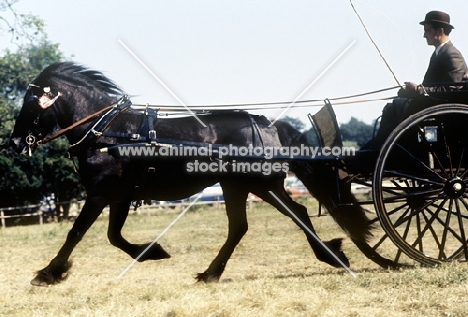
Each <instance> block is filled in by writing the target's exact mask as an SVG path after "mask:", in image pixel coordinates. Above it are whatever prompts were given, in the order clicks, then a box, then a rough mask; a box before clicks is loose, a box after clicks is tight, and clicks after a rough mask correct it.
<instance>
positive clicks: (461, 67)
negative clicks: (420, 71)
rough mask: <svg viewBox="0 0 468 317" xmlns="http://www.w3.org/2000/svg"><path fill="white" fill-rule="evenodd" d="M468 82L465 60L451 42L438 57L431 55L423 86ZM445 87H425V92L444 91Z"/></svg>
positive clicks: (441, 50) (443, 47) (467, 69)
mask: <svg viewBox="0 0 468 317" xmlns="http://www.w3.org/2000/svg"><path fill="white" fill-rule="evenodd" d="M466 80H468V68H467V66H466V62H465V59H464V58H463V56H462V54H461V53H460V51H459V50H457V49H456V48H455V46H453V44H452V42H450V41H449V42H447V43H446V44H445V45H444V46H442V48H441V49H440V51H439V54H438V55H435V52H434V54H432V56H431V60H430V61H429V67H428V68H427V71H426V75H424V80H423V82H422V84H423V86H424V85H428V86H430V85H431V84H438V83H439V84H440V83H456V82H461V81H466ZM444 90H448V89H447V87H445V88H444V87H440V86H439V87H426V91H427V92H430V91H444Z"/></svg>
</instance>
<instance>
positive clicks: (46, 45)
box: [0, 0, 81, 207]
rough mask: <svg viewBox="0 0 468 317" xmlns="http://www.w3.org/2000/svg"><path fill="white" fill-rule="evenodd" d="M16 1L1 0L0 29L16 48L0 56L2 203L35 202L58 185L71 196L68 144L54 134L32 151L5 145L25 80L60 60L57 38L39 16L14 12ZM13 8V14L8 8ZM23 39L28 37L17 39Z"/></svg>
mask: <svg viewBox="0 0 468 317" xmlns="http://www.w3.org/2000/svg"><path fill="white" fill-rule="evenodd" d="M15 2H16V1H5V0H3V1H1V0H0V33H1V32H2V31H3V32H5V31H6V32H9V33H11V34H13V35H12V40H14V41H15V44H17V45H16V49H15V51H12V50H10V49H7V50H5V51H4V52H3V55H2V56H0V196H1V197H2V199H1V200H0V207H5V206H18V205H25V204H28V203H35V202H38V201H39V200H40V199H41V198H42V197H43V196H45V195H48V194H50V193H52V192H54V193H55V191H58V189H61V193H60V195H58V193H57V196H60V197H64V198H65V197H66V198H65V199H71V198H73V197H76V195H77V193H78V192H80V190H81V188H80V186H79V180H78V177H77V175H76V174H75V173H73V164H72V162H70V160H68V159H65V155H66V150H67V146H66V145H65V144H66V143H65V141H64V140H56V141H54V142H51V143H50V144H47V145H45V146H42V147H41V148H40V149H38V150H37V151H36V152H35V153H34V155H33V156H32V157H25V156H21V155H18V154H16V153H15V152H14V151H12V149H11V148H10V147H9V139H10V134H11V131H12V130H13V126H14V123H15V118H16V116H17V115H18V113H19V110H20V107H21V103H22V102H21V101H22V96H23V95H24V94H25V93H26V90H27V88H28V84H29V83H30V82H31V80H32V79H33V78H34V77H35V76H37V74H38V73H39V72H40V71H42V70H43V69H44V68H45V67H46V66H48V65H49V64H51V63H53V62H57V61H60V60H62V58H63V55H62V53H61V52H60V51H59V49H58V44H53V43H51V42H50V41H48V40H47V36H46V35H45V33H44V32H43V29H42V26H43V23H42V21H41V20H40V19H39V18H37V17H34V16H31V15H21V14H17V13H16V12H15V11H14V9H13V4H14V3H15ZM8 12H10V13H12V14H10V16H13V20H14V21H11V20H8V19H7V14H6V13H8ZM21 39H26V40H25V41H23V42H24V43H20V42H21Z"/></svg>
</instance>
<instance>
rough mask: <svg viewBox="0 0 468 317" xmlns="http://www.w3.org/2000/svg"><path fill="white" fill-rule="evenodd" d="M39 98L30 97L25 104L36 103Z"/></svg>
mask: <svg viewBox="0 0 468 317" xmlns="http://www.w3.org/2000/svg"><path fill="white" fill-rule="evenodd" d="M38 99H39V98H37V96H36V95H31V96H29V98H28V100H27V101H26V102H27V103H31V102H36V101H37V100H38Z"/></svg>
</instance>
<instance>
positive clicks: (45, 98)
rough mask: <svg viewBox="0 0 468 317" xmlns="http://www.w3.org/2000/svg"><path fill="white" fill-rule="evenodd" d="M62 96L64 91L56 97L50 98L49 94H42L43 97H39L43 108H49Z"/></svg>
mask: <svg viewBox="0 0 468 317" xmlns="http://www.w3.org/2000/svg"><path fill="white" fill-rule="evenodd" d="M60 96H62V93H61V92H59V93H58V94H57V96H55V98H50V97H49V96H48V95H47V94H44V95H42V97H40V98H39V106H40V107H41V108H42V109H47V108H49V107H50V106H52V105H53V104H54V102H56V101H57V99H58V97H60Z"/></svg>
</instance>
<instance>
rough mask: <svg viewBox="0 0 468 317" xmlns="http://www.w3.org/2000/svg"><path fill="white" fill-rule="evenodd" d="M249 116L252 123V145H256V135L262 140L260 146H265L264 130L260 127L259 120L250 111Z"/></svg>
mask: <svg viewBox="0 0 468 317" xmlns="http://www.w3.org/2000/svg"><path fill="white" fill-rule="evenodd" d="M248 116H249V120H250V124H251V125H252V146H256V145H257V144H256V143H257V142H256V137H255V136H257V137H258V139H259V142H260V144H259V145H260V146H262V147H263V146H264V142H263V135H262V130H261V129H260V127H259V126H258V123H257V121H255V119H254V117H253V116H252V115H251V114H250V113H249V114H248Z"/></svg>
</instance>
